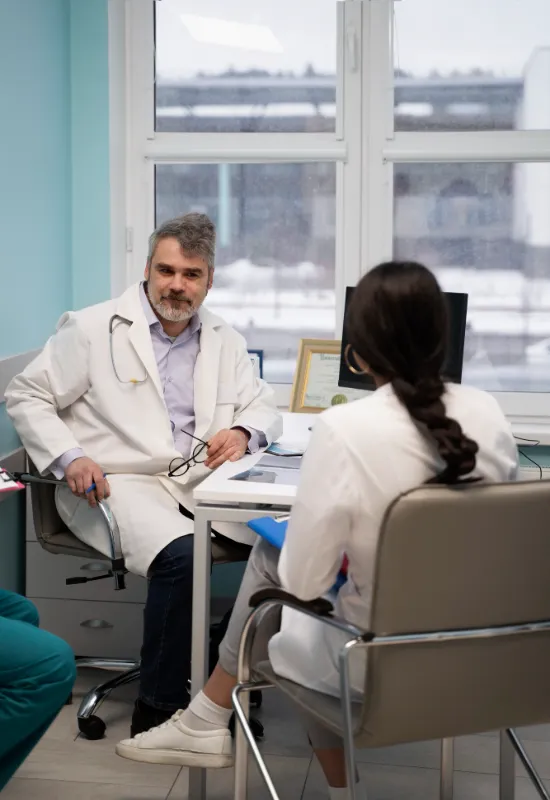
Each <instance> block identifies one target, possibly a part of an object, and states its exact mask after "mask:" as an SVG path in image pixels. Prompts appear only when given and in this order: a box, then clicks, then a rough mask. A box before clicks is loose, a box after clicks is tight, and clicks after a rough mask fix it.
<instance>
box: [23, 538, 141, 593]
mask: <svg viewBox="0 0 550 800" xmlns="http://www.w3.org/2000/svg"><path fill="white" fill-rule="evenodd" d="M107 569H108V564H107V563H106V562H103V561H94V560H93V559H89V558H76V557H75V556H64V555H59V556H56V555H53V554H52V553H48V552H46V551H45V550H43V549H42V547H41V546H40V545H39V544H38V542H27V597H30V598H35V597H42V598H56V599H64V600H100V601H102V602H112V603H141V604H143V603H145V599H146V597H147V580H146V579H145V578H140V577H139V576H137V575H129V574H128V575H126V589H122V590H120V591H118V592H116V591H115V588H114V579H113V578H104V579H103V580H100V581H92V582H91V583H79V584H76V585H74V586H67V585H66V583H65V580H66V579H67V578H76V577H93V576H94V575H101V574H102V573H105V571H106V570H107Z"/></svg>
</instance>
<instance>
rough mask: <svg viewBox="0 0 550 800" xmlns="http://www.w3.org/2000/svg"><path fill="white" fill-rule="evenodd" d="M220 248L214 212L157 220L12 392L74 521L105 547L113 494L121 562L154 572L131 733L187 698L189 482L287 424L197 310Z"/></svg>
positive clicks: (23, 430) (236, 349) (235, 531)
mask: <svg viewBox="0 0 550 800" xmlns="http://www.w3.org/2000/svg"><path fill="white" fill-rule="evenodd" d="M214 252H215V228H214V225H213V224H212V222H211V221H210V220H209V218H208V217H207V216H205V215H203V214H187V215H185V216H183V217H180V218H178V219H174V220H171V221H170V222H167V223H165V224H164V225H162V226H161V227H160V228H158V230H156V231H155V233H153V235H152V236H151V239H150V247H149V257H148V260H147V265H146V269H145V281H144V282H143V283H140V284H136V285H134V286H131V287H130V288H129V289H128V290H127V291H126V292H125V293H124V294H123V295H122V296H121V297H120V298H118V299H116V300H109V301H108V302H106V303H101V304H99V305H95V306H91V307H89V308H85V309H84V310H82V311H77V312H68V313H66V314H64V315H63V316H62V317H61V319H60V321H59V323H58V326H57V331H56V333H55V335H54V336H52V337H51V338H50V339H49V341H48V342H47V344H46V346H45V348H44V350H43V351H42V353H41V354H40V355H39V356H38V357H37V358H36V359H35V360H34V361H33V362H32V363H31V364H29V366H28V367H27V368H26V369H25V371H24V372H23V373H22V374H21V375H19V376H17V377H16V378H14V380H13V381H12V382H11V384H10V386H9V387H8V390H7V392H6V402H7V410H8V413H9V415H10V417H11V419H12V421H13V423H14V425H15V427H16V429H17V432H18V433H19V435H20V437H21V439H22V441H23V444H24V446H25V448H26V450H27V452H28V453H29V456H30V458H31V459H32V461H33V462H34V464H35V465H36V467H37V468H38V470H39V471H40V472H41V473H42V474H46V473H48V472H52V473H53V474H54V475H55V476H56V477H57V478H60V479H61V478H63V477H65V479H66V481H67V484H68V486H67V487H65V486H64V487H58V489H57V490H56V491H57V496H56V501H57V507H58V510H59V513H60V516H61V517H62V519H63V520H64V522H65V523H66V524H67V526H68V527H70V529H71V530H72V531H73V532H74V533H75V534H76V536H78V537H79V538H80V539H81V540H82V541H84V542H86V543H88V544H90V545H91V546H93V547H95V548H96V549H97V550H99V551H100V552H102V553H105V554H106V555H107V554H109V545H108V540H107V533H106V530H105V528H104V524H103V521H102V518H101V515H100V514H99V513H98V511H97V509H96V508H95V506H97V502H98V501H99V500H102V499H103V498H109V504H110V507H111V509H112V512H113V514H114V515H115V517H116V519H117V521H118V525H119V527H120V534H121V543H122V550H123V554H124V558H125V562H126V567H127V569H128V570H129V571H130V572H134V573H137V574H138V575H144V576H147V577H148V579H149V587H148V595H147V602H146V606H145V612H144V634H143V647H142V651H141V676H140V691H139V698H138V700H137V702H136V706H135V709H134V713H133V717H132V729H131V734H132V736H135V735H136V734H137V733H140V732H142V731H144V730H148V729H149V728H151V727H153V726H156V725H159V724H160V723H162V722H163V721H164V720H166V719H168V718H169V717H170V716H171V715H172V714H173V713H174V712H175V711H177V710H178V709H180V708H185V707H186V706H187V704H188V702H189V697H188V694H187V683H188V678H189V677H190V663H191V600H192V580H193V537H192V535H191V534H192V532H193V522H192V512H193V506H194V504H193V498H192V493H193V489H194V488H195V487H196V485H197V482H198V481H200V480H201V479H203V478H204V477H205V476H206V475H208V474H209V473H210V471H211V470H212V469H215V468H216V467H218V466H219V465H220V464H223V463H224V462H225V461H228V460H229V461H236V460H238V459H240V458H241V457H242V456H243V455H244V454H245V453H246V452H247V451H249V452H254V451H255V450H257V449H258V448H259V447H261V446H263V445H265V444H268V443H271V442H272V441H273V440H274V439H276V438H277V437H278V436H279V435H280V433H281V430H282V425H281V418H280V415H279V414H278V412H277V410H276V407H275V404H274V400H273V392H272V391H271V389H269V388H268V386H267V385H266V384H265V383H263V382H262V381H259V380H257V379H256V378H255V376H254V373H253V368H252V364H251V361H250V358H249V356H248V353H247V349H246V344H245V341H244V339H243V337H242V336H241V335H240V334H238V333H237V332H236V331H235V330H233V329H232V328H230V327H229V326H228V325H226V324H225V323H224V322H223V321H222V320H221V319H220V318H219V317H217V316H215V315H214V314H212V313H210V312H209V311H207V310H206V309H205V308H203V307H202V303H203V301H204V299H205V297H206V295H207V294H208V290H209V289H210V288H211V287H212V280H213V275H214ZM94 483H95V485H96V487H97V488H96V489H95V491H90V487H91V486H92V484H94ZM217 533H218V535H220V534H221V535H225V536H227V537H229V538H231V539H233V540H235V541H239V542H242V543H244V544H247V543H250V539H249V534H250V531H248V529H247V528H246V527H245V526H242V525H237V524H229V523H228V524H225V525H224V524H221V523H220V524H219V526H218V527H217Z"/></svg>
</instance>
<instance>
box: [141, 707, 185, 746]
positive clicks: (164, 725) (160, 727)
mask: <svg viewBox="0 0 550 800" xmlns="http://www.w3.org/2000/svg"><path fill="white" fill-rule="evenodd" d="M182 714H183V709H180V710H179V711H176V713H175V714H172V716H171V717H170V719H167V720H166V722H161V724H160V725H155V727H154V728H149V730H148V731H143V732H142V733H138V734H136V736H134V739H142V738H143V737H144V736H148V735H149V734H150V733H154V732H155V731H161V730H163V728H169V727H170V726H171V725H173V724H174V723H175V722H177V721H178V720H179V719H180V717H181V715H182Z"/></svg>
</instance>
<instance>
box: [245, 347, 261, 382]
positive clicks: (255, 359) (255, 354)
mask: <svg viewBox="0 0 550 800" xmlns="http://www.w3.org/2000/svg"><path fill="white" fill-rule="evenodd" d="M248 355H249V356H250V360H251V361H252V366H253V368H254V375H255V377H256V378H260V379H262V380H263V377H264V351H263V350H254V349H253V350H249V351H248Z"/></svg>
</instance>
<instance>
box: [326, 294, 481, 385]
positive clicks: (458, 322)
mask: <svg viewBox="0 0 550 800" xmlns="http://www.w3.org/2000/svg"><path fill="white" fill-rule="evenodd" d="M353 289H354V287H353V286H348V287H347V288H346V305H345V310H344V327H343V331H342V353H341V356H340V375H339V379H338V386H341V387H343V388H345V389H363V390H364V391H368V392H369V391H370V392H372V391H374V390H375V388H376V386H375V385H374V381H373V379H372V378H371V377H370V375H355V374H354V373H353V372H352V371H351V370H350V369H349V367H348V365H347V364H346V360H345V358H344V352H345V349H346V345H347V343H348V341H347V336H346V325H345V315H346V312H347V309H348V306H349V302H350V300H351V296H352V294H353ZM445 297H446V299H447V306H448V309H449V346H448V352H447V358H446V360H445V366H444V368H443V375H444V377H445V378H446V379H447V380H449V381H453V383H460V382H461V380H462V362H463V360H464V337H465V334H466V313H467V311H468V295H467V294H462V293H459V292H445Z"/></svg>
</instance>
